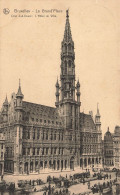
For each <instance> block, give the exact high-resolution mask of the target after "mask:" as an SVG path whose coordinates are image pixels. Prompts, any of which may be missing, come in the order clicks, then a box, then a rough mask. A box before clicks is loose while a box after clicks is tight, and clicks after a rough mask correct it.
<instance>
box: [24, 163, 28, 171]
mask: <svg viewBox="0 0 120 195" xmlns="http://www.w3.org/2000/svg"><path fill="white" fill-rule="evenodd" d="M24 172H25V173H28V162H26V163H25V165H24Z"/></svg>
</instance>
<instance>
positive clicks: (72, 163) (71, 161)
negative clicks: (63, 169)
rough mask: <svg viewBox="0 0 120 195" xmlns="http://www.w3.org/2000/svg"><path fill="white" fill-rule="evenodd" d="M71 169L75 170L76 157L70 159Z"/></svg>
mask: <svg viewBox="0 0 120 195" xmlns="http://www.w3.org/2000/svg"><path fill="white" fill-rule="evenodd" d="M70 169H71V170H74V157H72V158H71V159H70Z"/></svg>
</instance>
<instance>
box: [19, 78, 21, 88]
mask: <svg viewBox="0 0 120 195" xmlns="http://www.w3.org/2000/svg"><path fill="white" fill-rule="evenodd" d="M20 86H21V85H20V79H19V87H20Z"/></svg>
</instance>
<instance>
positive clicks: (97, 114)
mask: <svg viewBox="0 0 120 195" xmlns="http://www.w3.org/2000/svg"><path fill="white" fill-rule="evenodd" d="M98 105H99V103H97V115H100V113H99V107H98Z"/></svg>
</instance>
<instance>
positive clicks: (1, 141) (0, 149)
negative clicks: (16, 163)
mask: <svg viewBox="0 0 120 195" xmlns="http://www.w3.org/2000/svg"><path fill="white" fill-rule="evenodd" d="M4 153H5V137H4V135H3V133H0V175H3V174H4Z"/></svg>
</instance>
